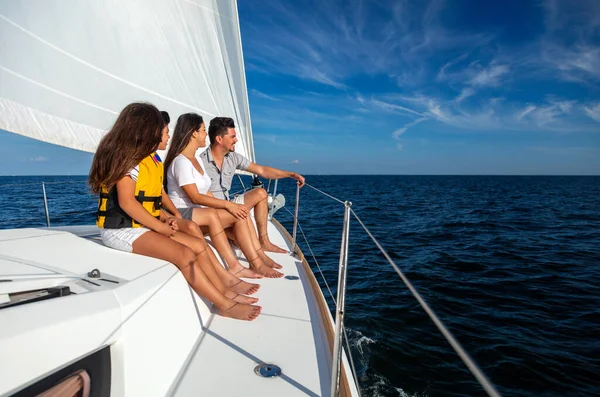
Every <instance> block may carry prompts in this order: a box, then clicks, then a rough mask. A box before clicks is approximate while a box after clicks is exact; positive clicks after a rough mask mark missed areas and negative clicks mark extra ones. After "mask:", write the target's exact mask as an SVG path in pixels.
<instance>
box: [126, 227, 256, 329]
mask: <svg viewBox="0 0 600 397" xmlns="http://www.w3.org/2000/svg"><path fill="white" fill-rule="evenodd" d="M133 252H134V253H136V254H140V255H146V256H150V257H153V258H158V259H163V260H166V261H169V262H171V263H173V264H175V266H177V267H178V268H179V270H180V271H181V273H182V274H183V276H184V277H185V279H186V280H187V282H188V284H189V285H190V286H191V287H192V289H194V291H196V293H197V294H199V295H202V296H204V297H206V298H207V299H208V300H210V301H211V302H213V303H214V304H215V306H216V307H217V308H218V309H219V311H220V313H221V315H223V316H226V317H232V318H236V319H239V320H254V319H255V318H256V317H258V315H259V314H260V311H261V308H260V306H252V305H247V304H243V303H238V302H234V301H233V300H231V299H228V298H227V297H226V296H224V295H223V294H222V293H220V292H219V290H218V289H217V288H216V287H215V285H214V284H213V283H212V282H211V281H210V280H209V279H208V277H207V275H206V274H205V273H204V272H203V271H202V268H201V267H200V265H199V263H198V258H197V257H196V254H194V252H193V251H192V250H191V249H190V248H188V247H186V246H184V245H182V244H179V243H178V242H176V241H174V240H172V239H170V238H168V237H165V236H163V235H161V234H159V233H156V232H154V231H149V232H146V233H144V234H143V235H141V236H140V237H139V238H138V239H137V240H135V241H134V243H133Z"/></svg>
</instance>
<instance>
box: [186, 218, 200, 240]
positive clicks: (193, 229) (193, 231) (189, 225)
mask: <svg viewBox="0 0 600 397" xmlns="http://www.w3.org/2000/svg"><path fill="white" fill-rule="evenodd" d="M182 226H183V227H182V228H181V231H182V232H184V233H185V234H189V235H190V236H194V237H198V238H204V235H203V234H202V231H201V230H200V226H198V225H197V224H196V222H192V221H184V222H183V224H182Z"/></svg>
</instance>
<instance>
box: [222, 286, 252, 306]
mask: <svg viewBox="0 0 600 397" xmlns="http://www.w3.org/2000/svg"><path fill="white" fill-rule="evenodd" d="M225 296H226V297H228V298H229V299H231V300H232V301H234V302H238V303H245V304H247V305H251V304H253V303H256V302H258V298H251V297H249V296H245V295H240V294H238V293H237V292H233V291H232V290H229V291H227V292H226V293H225Z"/></svg>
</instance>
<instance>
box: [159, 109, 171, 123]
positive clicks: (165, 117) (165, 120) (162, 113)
mask: <svg viewBox="0 0 600 397" xmlns="http://www.w3.org/2000/svg"><path fill="white" fill-rule="evenodd" d="M160 115H161V116H162V118H163V121H164V122H165V124H169V123H170V122H171V117H169V113H167V112H165V111H164V110H161V111H160Z"/></svg>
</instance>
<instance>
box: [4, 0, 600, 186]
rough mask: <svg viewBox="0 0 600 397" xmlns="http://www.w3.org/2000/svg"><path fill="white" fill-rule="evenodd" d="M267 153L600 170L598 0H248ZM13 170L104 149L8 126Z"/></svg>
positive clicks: (51, 170)
mask: <svg viewBox="0 0 600 397" xmlns="http://www.w3.org/2000/svg"><path fill="white" fill-rule="evenodd" d="M238 6H239V14H240V23H241V29H242V42H243V46H244V56H245V63H246V65H245V67H246V74H247V83H248V91H249V99H250V109H251V117H252V124H253V132H254V137H255V148H256V153H257V159H258V161H259V162H260V163H262V164H268V165H273V166H276V167H280V168H285V169H292V170H296V171H299V172H303V173H306V174H596V175H597V174H600V1H597V0H569V1H557V0H536V1H525V0H522V1H513V0H505V1H501V2H500V1H476V0H471V1H466V0H452V1H449V0H448V1H426V0H423V1H420V0H417V1H377V0H370V1H366V0H365V1H358V0H345V1H328V0H322V1H314V2H313V1H300V0H298V1H286V0H269V1H260V2H259V1H253V0H238ZM0 143H2V145H0V159H2V160H0V161H1V164H0V165H1V170H0V174H4V175H7V174H67V173H74V174H85V173H87V171H88V168H89V163H90V161H91V155H89V154H85V153H78V152H75V151H73V150H69V149H64V148H59V147H56V146H52V145H48V144H43V143H38V142H34V141H31V140H29V139H26V138H22V137H18V136H12V135H10V134H8V133H5V132H0Z"/></svg>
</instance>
